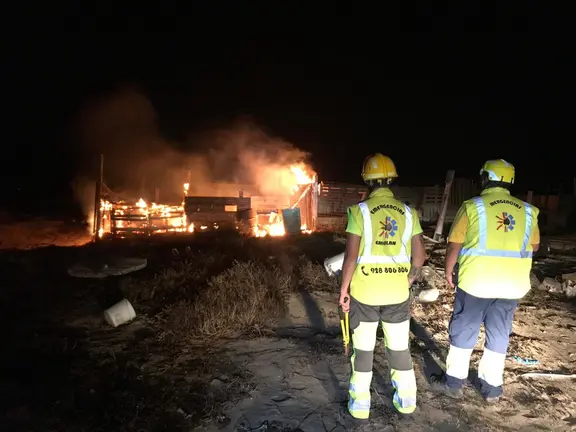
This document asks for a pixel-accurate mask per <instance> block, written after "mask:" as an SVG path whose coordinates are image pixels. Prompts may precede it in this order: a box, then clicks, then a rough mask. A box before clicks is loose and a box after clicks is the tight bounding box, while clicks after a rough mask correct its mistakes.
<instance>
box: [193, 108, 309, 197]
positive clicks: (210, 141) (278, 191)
mask: <svg viewBox="0 0 576 432" xmlns="http://www.w3.org/2000/svg"><path fill="white" fill-rule="evenodd" d="M193 145H194V147H196V148H199V150H196V152H195V153H194V154H191V155H189V156H188V157H187V158H186V163H187V165H188V167H189V168H190V177H191V178H190V194H193V195H205V196H206V195H208V196H210V195H216V194H217V195H231V194H232V195H235V193H232V192H233V190H235V191H236V192H237V190H238V187H237V186H238V185H240V186H242V185H245V186H247V187H248V188H250V189H251V190H249V191H247V192H248V194H250V195H255V194H257V195H262V196H284V195H289V194H290V192H291V188H292V187H293V186H294V184H295V181H296V179H295V174H294V173H293V172H292V171H291V169H290V167H291V165H301V166H304V165H305V162H306V159H307V156H308V154H307V153H305V152H303V151H302V150H299V149H297V148H296V147H295V146H293V145H292V144H290V143H288V142H286V141H285V140H283V139H281V138H278V137H274V136H272V135H271V134H269V133H267V132H266V131H264V130H263V129H262V128H260V127H258V126H257V125H256V124H255V122H254V121H252V120H250V119H246V118H243V119H241V120H238V121H236V122H235V123H234V124H233V125H232V126H231V127H229V128H227V129H220V130H215V131H210V132H207V133H204V134H203V135H202V136H200V137H198V136H196V137H195V139H194V142H193ZM307 170H308V171H309V172H308V174H313V173H312V171H311V170H310V169H309V168H308V169H307ZM215 182H216V183H220V188H224V187H225V184H230V187H229V188H228V189H233V190H231V191H222V190H221V191H214V187H218V185H214V183H215Z"/></svg>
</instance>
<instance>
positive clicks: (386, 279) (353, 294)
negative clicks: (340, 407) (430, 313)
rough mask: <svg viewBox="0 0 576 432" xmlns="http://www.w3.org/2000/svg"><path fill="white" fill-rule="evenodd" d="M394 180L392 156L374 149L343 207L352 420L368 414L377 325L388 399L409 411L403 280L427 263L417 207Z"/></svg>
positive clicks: (406, 286)
mask: <svg viewBox="0 0 576 432" xmlns="http://www.w3.org/2000/svg"><path fill="white" fill-rule="evenodd" d="M396 177H398V174H397V172H396V167H395V166H394V163H393V162H392V160H391V159H390V158H389V157H387V156H384V155H382V154H380V153H376V154H373V155H371V156H369V157H367V158H366V160H365V161H364V168H363V171H362V178H363V180H364V182H365V183H366V184H367V185H368V187H369V189H370V194H369V196H368V198H367V199H366V200H364V201H363V202H361V203H359V204H358V205H354V206H351V207H350V208H349V209H348V226H347V228H346V231H347V233H348V238H347V242H346V253H345V258H344V264H343V266H342V283H341V287H340V301H339V303H340V305H341V306H342V309H343V310H344V311H345V312H347V311H349V313H350V315H349V316H350V330H351V331H352V345H353V349H354V353H353V355H352V359H351V360H352V376H351V377H350V388H349V394H350V398H349V402H348V411H349V412H350V414H351V415H352V417H354V418H356V419H367V418H368V417H369V414H370V384H371V381H372V366H373V358H374V347H375V344H376V332H377V329H378V325H379V323H382V328H383V330H384V337H385V344H386V355H387V359H388V362H389V364H390V373H391V381H392V386H393V387H394V397H393V404H394V407H395V408H396V410H398V411H399V412H400V413H403V414H411V413H413V412H414V410H415V409H416V378H415V376H414V369H413V366H412V358H411V356H410V349H409V333H410V285H411V283H412V281H413V280H414V279H415V278H416V277H418V275H419V272H420V270H421V268H422V265H423V264H424V261H425V260H426V252H425V249H424V245H423V243H422V228H421V226H420V221H419V219H418V214H417V213H416V211H414V210H412V209H411V208H410V207H409V206H408V205H405V204H403V203H402V202H400V201H398V200H397V199H395V198H394V194H393V193H392V191H391V190H390V189H389V186H390V184H391V183H392V181H393V180H394V179H395V178H396Z"/></svg>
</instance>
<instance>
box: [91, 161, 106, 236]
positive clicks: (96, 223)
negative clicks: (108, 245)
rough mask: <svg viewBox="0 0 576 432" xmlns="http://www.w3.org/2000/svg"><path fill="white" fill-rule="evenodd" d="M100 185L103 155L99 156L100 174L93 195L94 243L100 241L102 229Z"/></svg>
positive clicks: (102, 179) (102, 173) (102, 171)
mask: <svg viewBox="0 0 576 432" xmlns="http://www.w3.org/2000/svg"><path fill="white" fill-rule="evenodd" d="M102 183H104V155H103V154H100V172H99V174H98V180H97V181H96V193H95V194H94V225H93V226H94V232H93V233H92V234H93V236H94V237H93V240H94V242H96V241H98V240H100V228H102V215H101V212H100V207H101V203H100V201H101V200H102Z"/></svg>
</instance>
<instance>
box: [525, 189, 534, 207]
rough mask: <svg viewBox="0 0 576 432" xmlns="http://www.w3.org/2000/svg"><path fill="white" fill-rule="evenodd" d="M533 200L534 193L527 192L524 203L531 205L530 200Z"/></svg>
mask: <svg viewBox="0 0 576 432" xmlns="http://www.w3.org/2000/svg"><path fill="white" fill-rule="evenodd" d="M533 199H534V191H531V190H530V191H528V193H526V202H527V203H528V204H532V200H533Z"/></svg>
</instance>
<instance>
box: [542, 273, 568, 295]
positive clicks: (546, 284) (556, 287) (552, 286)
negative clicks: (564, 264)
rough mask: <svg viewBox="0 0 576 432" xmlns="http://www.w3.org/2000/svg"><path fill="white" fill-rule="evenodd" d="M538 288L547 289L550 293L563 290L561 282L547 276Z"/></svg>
mask: <svg viewBox="0 0 576 432" xmlns="http://www.w3.org/2000/svg"><path fill="white" fill-rule="evenodd" d="M539 289H540V290H542V291H548V292H551V293H561V292H564V289H563V288H562V284H561V283H560V282H558V281H557V280H556V279H553V278H549V277H547V278H544V280H543V281H542V284H541V285H540V288H539Z"/></svg>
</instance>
